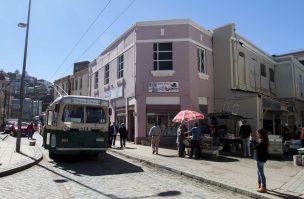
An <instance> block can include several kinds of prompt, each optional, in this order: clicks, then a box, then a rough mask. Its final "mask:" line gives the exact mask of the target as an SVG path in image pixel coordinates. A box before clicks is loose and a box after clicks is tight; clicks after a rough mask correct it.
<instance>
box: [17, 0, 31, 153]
mask: <svg viewBox="0 0 304 199" xmlns="http://www.w3.org/2000/svg"><path fill="white" fill-rule="evenodd" d="M30 15H31V0H29V8H28V14H27V23H26V35H25V46H24V56H23V67H22V76H21V84H20V106H19V117H18V132H17V140H16V152H17V153H20V143H21V122H22V114H23V100H24V99H23V98H24V96H23V95H24V78H25V69H26V56H27V41H28V32H29V28H30Z"/></svg>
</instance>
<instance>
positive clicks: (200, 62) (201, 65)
mask: <svg viewBox="0 0 304 199" xmlns="http://www.w3.org/2000/svg"><path fill="white" fill-rule="evenodd" d="M197 53H198V71H199V72H200V73H204V74H207V70H206V66H205V50H204V49H201V48H198V49H197Z"/></svg>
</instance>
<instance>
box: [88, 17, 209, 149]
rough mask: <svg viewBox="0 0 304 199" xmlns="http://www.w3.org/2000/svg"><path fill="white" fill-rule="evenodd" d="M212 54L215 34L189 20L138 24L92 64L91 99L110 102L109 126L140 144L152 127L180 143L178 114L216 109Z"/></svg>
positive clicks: (90, 70) (204, 112)
mask: <svg viewBox="0 0 304 199" xmlns="http://www.w3.org/2000/svg"><path fill="white" fill-rule="evenodd" d="M212 49H213V47H212V33H211V32H210V31H207V30H205V29H204V28H202V27H201V26H199V25H197V24H195V23H194V22H192V21H191V20H164V21H150V22H139V23H136V24H135V25H134V26H132V27H131V28H129V30H127V31H126V32H125V33H124V34H122V35H121V36H120V37H119V38H117V39H116V40H115V41H114V42H113V43H112V44H110V45H109V46H108V48H106V49H105V50H104V51H103V52H102V53H101V54H100V56H98V57H97V58H96V60H94V61H93V62H94V64H90V69H89V72H90V75H89V76H90V92H91V96H96V97H101V98H104V99H108V100H109V101H110V104H111V107H112V109H113V115H112V116H111V122H113V121H115V122H117V123H119V124H120V123H125V124H126V125H127V128H128V130H129V140H132V141H134V142H135V143H136V144H137V143H140V142H141V141H142V140H145V139H146V138H147V135H148V131H149V129H150V127H151V126H152V125H153V123H154V122H158V123H159V124H160V127H161V130H162V137H163V139H164V140H166V139H165V138H168V139H171V140H172V139H173V138H175V139H176V125H175V124H174V123H172V119H173V117H174V116H175V115H176V114H177V113H178V112H179V111H180V110H185V109H190V110H195V111H198V112H201V113H203V114H207V113H208V112H212V111H213V110H214V104H213V101H214V100H213V98H214V79H213V76H214V75H213V55H212Z"/></svg>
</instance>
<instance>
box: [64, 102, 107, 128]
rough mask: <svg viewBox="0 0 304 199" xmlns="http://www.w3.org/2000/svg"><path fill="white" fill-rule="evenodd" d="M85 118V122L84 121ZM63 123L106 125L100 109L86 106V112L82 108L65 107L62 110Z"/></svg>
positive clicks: (103, 112)
mask: <svg viewBox="0 0 304 199" xmlns="http://www.w3.org/2000/svg"><path fill="white" fill-rule="evenodd" d="M85 116H86V121H85ZM62 121H63V122H75V123H101V124H102V123H106V116H105V111H104V109H103V108H101V107H95V106H87V107H86V112H85V109H84V106H80V105H66V106H65V107H64V109H63V115H62Z"/></svg>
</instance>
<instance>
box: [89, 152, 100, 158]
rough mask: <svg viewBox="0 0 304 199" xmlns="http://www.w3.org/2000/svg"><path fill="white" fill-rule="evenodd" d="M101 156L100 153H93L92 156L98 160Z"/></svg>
mask: <svg viewBox="0 0 304 199" xmlns="http://www.w3.org/2000/svg"><path fill="white" fill-rule="evenodd" d="M99 154H100V153H93V154H91V156H92V157H93V158H98V156H99Z"/></svg>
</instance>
